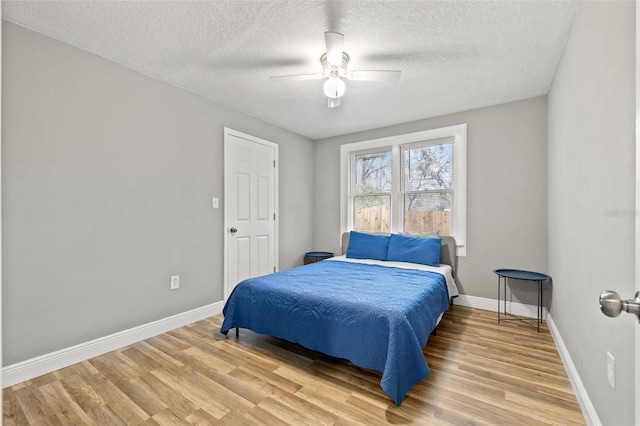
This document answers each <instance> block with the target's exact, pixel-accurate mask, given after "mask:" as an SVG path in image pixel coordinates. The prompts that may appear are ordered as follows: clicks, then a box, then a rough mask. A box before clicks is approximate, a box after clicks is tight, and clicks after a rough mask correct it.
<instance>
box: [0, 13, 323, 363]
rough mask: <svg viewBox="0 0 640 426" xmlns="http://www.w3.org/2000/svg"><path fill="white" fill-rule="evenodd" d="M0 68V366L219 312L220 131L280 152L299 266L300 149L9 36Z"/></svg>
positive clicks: (101, 63)
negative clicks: (171, 319) (200, 311)
mask: <svg viewBox="0 0 640 426" xmlns="http://www.w3.org/2000/svg"><path fill="white" fill-rule="evenodd" d="M2 55H3V57H2V66H3V70H2V89H3V90H2V150H3V152H2V197H3V199H2V219H3V223H2V227H3V228H2V235H3V262H2V263H3V298H2V303H3V306H2V315H3V321H2V325H3V330H2V331H3V332H2V337H3V345H2V348H3V362H4V365H9V364H13V363H16V362H19V361H22V360H25V359H29V358H32V357H34V356H38V355H42V354H45V353H49V352H51V351H54V350H57V349H61V348H66V347H69V346H72V345H75V344H78V343H82V342H86V341H88V340H91V339H94V338H98V337H102V336H105V335H108V334H110V333H114V332H118V331H121V330H124V329H128V328H131V327H134V326H137V325H141V324H144V323H148V322H150V321H153V320H157V319H160V318H164V317H167V316H170V315H173V314H177V313H180V312H184V311H187V310H190V309H194V308H197V307H200V306H204V305H207V304H210V303H213V302H216V301H220V300H222V298H223V290H222V262H223V209H222V205H221V208H220V209H218V210H213V209H212V208H211V197H213V196H218V197H220V198H221V201H222V203H224V200H222V196H223V127H224V126H228V127H231V128H233V129H236V130H239V131H242V132H246V133H249V134H252V135H255V136H258V137H260V138H264V139H267V140H270V141H272V142H275V143H278V144H279V146H280V149H279V151H280V224H281V226H280V252H279V255H280V265H279V266H280V268H281V269H283V268H289V267H292V266H295V265H298V264H302V257H303V254H304V252H305V251H308V250H310V249H311V240H312V221H313V195H312V194H311V192H310V189H311V188H312V185H313V184H312V182H313V178H314V176H313V166H314V164H313V160H312V159H313V143H312V141H311V140H309V139H307V138H304V137H302V136H299V135H296V134H293V133H291V132H289V131H286V130H283V129H280V128H278V127H275V126H273V125H270V124H267V123H264V122H262V121H259V120H256V119H254V118H250V117H248V116H246V115H244V114H241V113H239V112H236V111H232V110H229V109H227V108H224V107H222V106H220V105H218V104H216V103H214V102H211V101H209V100H206V99H204V98H201V97H199V96H196V95H194V94H191V93H188V92H185V91H183V90H180V89H178V88H175V87H172V86H170V85H167V84H164V83H162V82H159V81H157V80H154V79H151V78H149V77H146V76H144V75H141V74H139V73H136V72H134V71H132V70H130V69H127V68H124V67H122V66H120V65H117V64H115V63H112V62H109V61H106V60H104V59H102V58H100V57H97V56H94V55H91V54H89V53H86V52H83V51H81V50H79V49H76V48H74V47H71V46H69V45H66V44H63V43H60V42H57V41H55V40H53V39H50V38H47V37H45V36H42V35H40V34H37V33H35V32H32V31H29V30H26V29H24V28H21V27H18V26H16V25H14V24H11V23H7V22H3V26H2ZM170 275H180V278H181V287H180V289H179V290H178V291H169V277H170Z"/></svg>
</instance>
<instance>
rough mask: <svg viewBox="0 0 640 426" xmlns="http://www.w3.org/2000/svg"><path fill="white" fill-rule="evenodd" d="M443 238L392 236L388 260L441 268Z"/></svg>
mask: <svg viewBox="0 0 640 426" xmlns="http://www.w3.org/2000/svg"><path fill="white" fill-rule="evenodd" d="M441 248H442V238H420V237H409V236H407V235H400V234H391V237H390V239H389V249H388V251H387V260H392V261H397V262H411V263H420V264H422V265H429V266H440V250H441Z"/></svg>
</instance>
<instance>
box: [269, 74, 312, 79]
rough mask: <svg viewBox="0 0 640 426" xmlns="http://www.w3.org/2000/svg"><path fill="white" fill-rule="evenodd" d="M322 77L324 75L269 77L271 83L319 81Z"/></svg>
mask: <svg viewBox="0 0 640 426" xmlns="http://www.w3.org/2000/svg"><path fill="white" fill-rule="evenodd" d="M323 77H324V74H297V75H276V76H273V77H271V81H301V80H320V79H321V78H323Z"/></svg>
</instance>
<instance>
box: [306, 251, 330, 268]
mask: <svg viewBox="0 0 640 426" xmlns="http://www.w3.org/2000/svg"><path fill="white" fill-rule="evenodd" d="M330 257H333V253H331V252H328V251H310V252H307V253H305V254H304V264H305V265H308V264H310V263H316V262H320V261H321V260H325V259H328V258H330Z"/></svg>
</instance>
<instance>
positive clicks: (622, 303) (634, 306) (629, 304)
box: [600, 290, 640, 321]
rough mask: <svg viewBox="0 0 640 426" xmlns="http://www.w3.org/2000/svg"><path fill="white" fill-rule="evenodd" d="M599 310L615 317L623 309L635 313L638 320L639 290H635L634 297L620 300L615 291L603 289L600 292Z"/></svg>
mask: <svg viewBox="0 0 640 426" xmlns="http://www.w3.org/2000/svg"><path fill="white" fill-rule="evenodd" d="M600 310H601V311H602V313H603V314H605V315H606V316H608V317H617V316H618V315H620V313H621V312H622V311H625V312H628V313H630V314H635V315H637V317H638V321H640V291H637V292H636V295H635V298H634V299H628V300H622V299H621V298H620V295H619V294H618V293H616V292H615V291H613V290H605V291H603V292H602V293H600Z"/></svg>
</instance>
